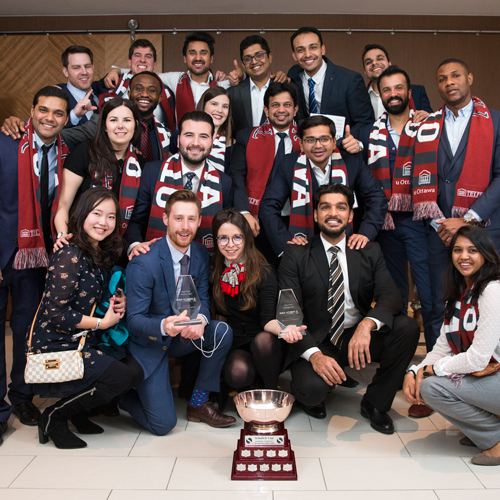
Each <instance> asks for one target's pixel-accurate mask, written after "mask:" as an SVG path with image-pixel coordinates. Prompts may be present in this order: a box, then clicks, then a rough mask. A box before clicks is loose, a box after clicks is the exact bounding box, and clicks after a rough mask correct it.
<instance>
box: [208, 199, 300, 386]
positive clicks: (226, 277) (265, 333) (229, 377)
mask: <svg viewBox="0 0 500 500" xmlns="http://www.w3.org/2000/svg"><path fill="white" fill-rule="evenodd" d="M212 231H213V235H214V237H215V238H216V240H217V245H216V247H215V252H214V260H213V262H214V267H213V271H212V283H213V299H214V302H215V305H216V308H217V310H218V311H219V312H221V313H222V314H224V315H225V316H226V318H227V323H228V324H229V326H230V327H231V328H232V329H233V344H232V347H231V351H230V352H229V355H228V357H227V359H226V362H225V364H224V368H223V374H224V379H225V381H226V382H227V383H228V385H229V386H231V387H233V388H235V389H240V388H242V387H246V386H249V385H251V384H252V383H253V382H254V379H255V377H256V375H257V374H258V375H259V376H260V377H261V378H262V380H263V382H264V388H265V389H276V388H277V387H278V377H279V374H280V372H281V348H280V343H279V342H280V341H279V340H278V334H279V333H280V330H281V328H280V326H279V324H278V322H277V321H276V319H275V318H276V303H277V300H278V282H277V279H276V273H275V272H274V269H273V268H272V267H271V266H270V265H269V264H268V263H267V262H266V260H265V258H264V256H263V255H262V254H261V253H260V252H259V251H258V250H257V249H256V248H255V243H254V239H253V235H252V231H251V229H250V226H249V224H248V222H247V221H246V219H245V217H244V216H243V215H241V214H240V213H239V212H237V211H236V210H234V209H229V210H222V211H220V212H219V213H218V214H217V215H216V216H215V217H214V219H213V223H212ZM303 328H304V329H305V327H303ZM299 330H300V329H296V330H295V331H291V332H288V333H287V334H286V336H285V338H284V340H286V341H287V342H290V343H293V342H297V341H298V340H300V339H302V335H301V334H300V331H299Z"/></svg>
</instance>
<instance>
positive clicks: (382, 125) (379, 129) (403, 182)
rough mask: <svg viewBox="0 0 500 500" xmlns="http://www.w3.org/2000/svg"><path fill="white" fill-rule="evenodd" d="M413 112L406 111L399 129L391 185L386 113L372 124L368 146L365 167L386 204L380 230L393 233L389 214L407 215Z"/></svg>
mask: <svg viewBox="0 0 500 500" xmlns="http://www.w3.org/2000/svg"><path fill="white" fill-rule="evenodd" d="M414 113H415V112H414V111H413V110H410V118H409V120H408V121H407V122H406V124H405V126H404V127H403V131H402V132H401V137H400V139H399V147H398V152H397V156H396V162H395V164H394V173H393V176H392V183H391V166H390V161H389V131H388V130H387V119H388V114H387V112H384V113H382V115H381V116H380V118H379V119H378V120H377V121H376V122H375V123H374V124H373V128H372V130H371V132H370V142H369V144H368V168H369V169H370V171H371V173H372V174H373V176H374V177H375V179H377V181H378V182H379V184H380V187H381V188H382V190H383V191H384V194H385V196H386V198H387V200H388V201H389V210H388V211H387V213H386V215H385V220H384V225H383V226H382V229H384V230H393V229H395V227H394V220H393V219H392V216H391V214H390V211H391V210H392V211H394V212H411V210H412V202H411V192H410V184H411V164H412V158H413V143H414V142H415V136H416V135H417V129H418V126H419V125H420V124H419V123H414V122H413V120H412V117H413V115H414Z"/></svg>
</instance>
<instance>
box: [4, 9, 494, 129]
mask: <svg viewBox="0 0 500 500" xmlns="http://www.w3.org/2000/svg"><path fill="white" fill-rule="evenodd" d="M132 17H134V18H135V19H137V20H138V21H139V30H171V29H173V28H177V29H193V30H195V29H208V30H214V31H213V32H212V34H213V36H214V37H215V39H216V45H215V52H216V54H215V58H214V64H213V68H214V69H222V70H224V71H226V72H229V71H230V70H231V69H232V67H233V60H234V59H235V58H237V59H239V42H240V41H241V40H242V39H243V38H244V37H245V36H247V35H249V34H254V33H252V32H250V31H248V30H250V29H260V28H264V30H266V29H267V30H269V29H271V28H273V29H281V30H285V31H282V32H270V31H267V32H266V33H264V34H263V36H264V37H265V38H266V39H267V40H268V42H269V45H270V47H271V50H272V53H273V57H274V61H273V67H274V69H275V70H278V69H281V70H284V71H287V70H288V68H289V67H290V66H291V65H292V64H293V61H292V58H291V49H290V35H291V31H290V30H294V29H296V28H298V27H300V26H304V25H311V26H316V27H318V28H320V29H335V28H336V29H347V28H351V29H354V30H355V29H389V30H390V29H393V28H394V29H396V30H398V29H407V30H412V29H426V30H438V34H437V35H434V34H432V33H397V32H396V33H395V34H394V35H391V34H390V33H376V32H372V33H366V32H363V33H356V32H353V33H352V34H351V35H348V34H346V33H331V32H329V33H324V41H325V44H326V50H327V56H328V57H329V58H330V59H331V60H332V61H333V62H335V63H336V64H339V65H341V66H345V67H347V68H350V69H352V70H356V71H359V72H362V65H361V52H362V50H363V47H364V45H365V44H368V43H379V44H382V45H384V46H386V47H387V49H388V50H389V53H390V55H391V59H392V62H393V63H395V64H398V65H399V66H401V67H402V68H404V69H405V70H407V72H408V73H409V74H410V77H411V79H412V81H413V82H414V83H420V84H422V85H425V86H426V88H427V93H428V95H429V97H430V100H431V104H432V106H433V108H434V109H437V108H438V107H439V106H440V105H441V100H440V98H439V94H438V92H437V89H436V83H435V76H434V75H435V70H436V67H437V65H438V64H439V63H440V62H441V61H442V60H444V59H446V58H449V57H458V58H461V59H464V60H465V61H466V62H467V63H468V64H469V66H470V68H471V70H472V72H473V74H474V85H473V90H474V93H475V94H476V95H478V96H480V97H481V98H482V99H483V100H484V101H485V102H486V104H487V105H488V106H489V107H491V108H496V109H500V92H499V84H498V82H500V64H499V61H498V59H499V56H498V50H499V48H500V35H498V34H480V35H479V36H478V35H476V34H475V32H476V31H478V30H482V31H485V30H497V31H500V17H473V16H470V17H456V16H455V17H453V16H449V17H446V16H364V15H352V16H348V15H341V16H335V15H321V16H318V15H313V14H310V15H301V16H298V15H286V14H281V15H277V14H273V15H262V14H256V15H231V14H227V15H175V16H169V15H158V16H123V15H122V16H107V17H24V18H21V17H19V18H17V17H10V18H0V32H1V33H7V32H10V31H23V30H77V29H83V30H88V31H90V32H92V33H93V34H92V35H90V34H82V35H76V34H67V35H50V36H46V35H24V36H23V35H20V36H14V35H7V36H3V37H0V51H1V52H0V53H1V54H2V59H3V61H2V62H3V63H4V64H3V67H4V68H7V69H8V71H5V69H4V71H3V72H2V73H1V74H0V83H1V85H0V120H2V121H3V119H4V118H5V116H8V115H10V114H12V113H14V112H17V111H19V112H24V113H26V109H29V103H30V102H31V99H32V95H33V93H34V92H35V91H36V90H37V89H38V88H40V87H42V86H43V85H45V84H49V83H57V82H59V81H63V80H61V78H62V73H60V68H61V65H60V61H59V54H60V52H61V51H62V49H63V48H64V47H65V46H67V45H70V44H72V43H79V44H83V45H88V46H89V47H91V48H92V50H93V51H94V53H95V55H96V74H97V75H98V76H101V75H102V74H103V73H104V72H105V69H106V68H109V65H110V64H111V63H114V64H125V65H126V52H127V50H128V45H129V44H130V37H129V36H128V35H126V34H124V35H109V34H100V33H99V32H98V31H99V30H113V29H127V23H128V21H129V19H131V18H132ZM217 29H219V30H221V31H222V33H221V34H219V35H217V34H216V33H215V30H217ZM227 29H238V30H240V31H237V32H228V31H224V30H227ZM439 30H473V31H474V33H473V34H446V33H439ZM137 37H142V38H149V39H150V40H151V41H153V43H154V44H155V46H156V47H157V50H158V52H159V54H160V55H159V64H158V68H159V69H161V66H162V65H161V63H163V68H164V70H165V71H168V70H182V69H183V68H184V63H183V59H182V53H181V50H182V45H183V42H184V37H185V33H182V32H179V33H178V34H177V35H173V34H172V33H170V32H165V31H163V32H161V33H143V32H141V31H139V32H138V33H137ZM19 89H23V91H22V92H20V91H19Z"/></svg>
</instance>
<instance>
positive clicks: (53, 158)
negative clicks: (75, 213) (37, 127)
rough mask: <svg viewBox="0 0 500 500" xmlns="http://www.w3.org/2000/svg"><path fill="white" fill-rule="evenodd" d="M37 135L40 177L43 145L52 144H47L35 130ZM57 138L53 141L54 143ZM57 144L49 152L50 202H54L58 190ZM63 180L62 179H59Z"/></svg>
mask: <svg viewBox="0 0 500 500" xmlns="http://www.w3.org/2000/svg"><path fill="white" fill-rule="evenodd" d="M33 135H34V137H35V144H36V149H37V150H38V177H40V168H41V166H42V158H43V149H42V146H50V144H45V143H44V142H43V141H42V139H40V137H38V135H37V133H36V132H33ZM55 142H56V140H55V141H54V142H53V143H52V144H54V143H55ZM56 149H57V148H56V144H54V145H53V146H52V147H51V148H50V149H49V153H48V158H47V159H48V161H49V203H50V204H52V201H53V200H54V192H55V190H56V173H57V151H56ZM59 182H61V179H59Z"/></svg>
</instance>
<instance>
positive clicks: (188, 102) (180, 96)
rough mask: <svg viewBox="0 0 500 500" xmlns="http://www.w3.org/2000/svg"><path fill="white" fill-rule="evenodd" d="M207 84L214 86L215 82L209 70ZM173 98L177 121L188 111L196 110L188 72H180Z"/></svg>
mask: <svg viewBox="0 0 500 500" xmlns="http://www.w3.org/2000/svg"><path fill="white" fill-rule="evenodd" d="M208 81H209V86H210V87H215V86H216V85H217V82H216V81H215V80H214V75H213V73H212V72H211V71H210V73H209V76H208ZM175 100H176V106H175V109H176V111H177V123H179V122H180V121H181V120H182V117H183V116H184V115H185V114H186V113H189V112H190V111H195V110H196V103H195V102H194V95H193V89H192V88H191V77H190V76H189V74H188V73H187V72H186V73H182V75H181V77H180V78H179V81H178V82H177V89H176V91H175Z"/></svg>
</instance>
